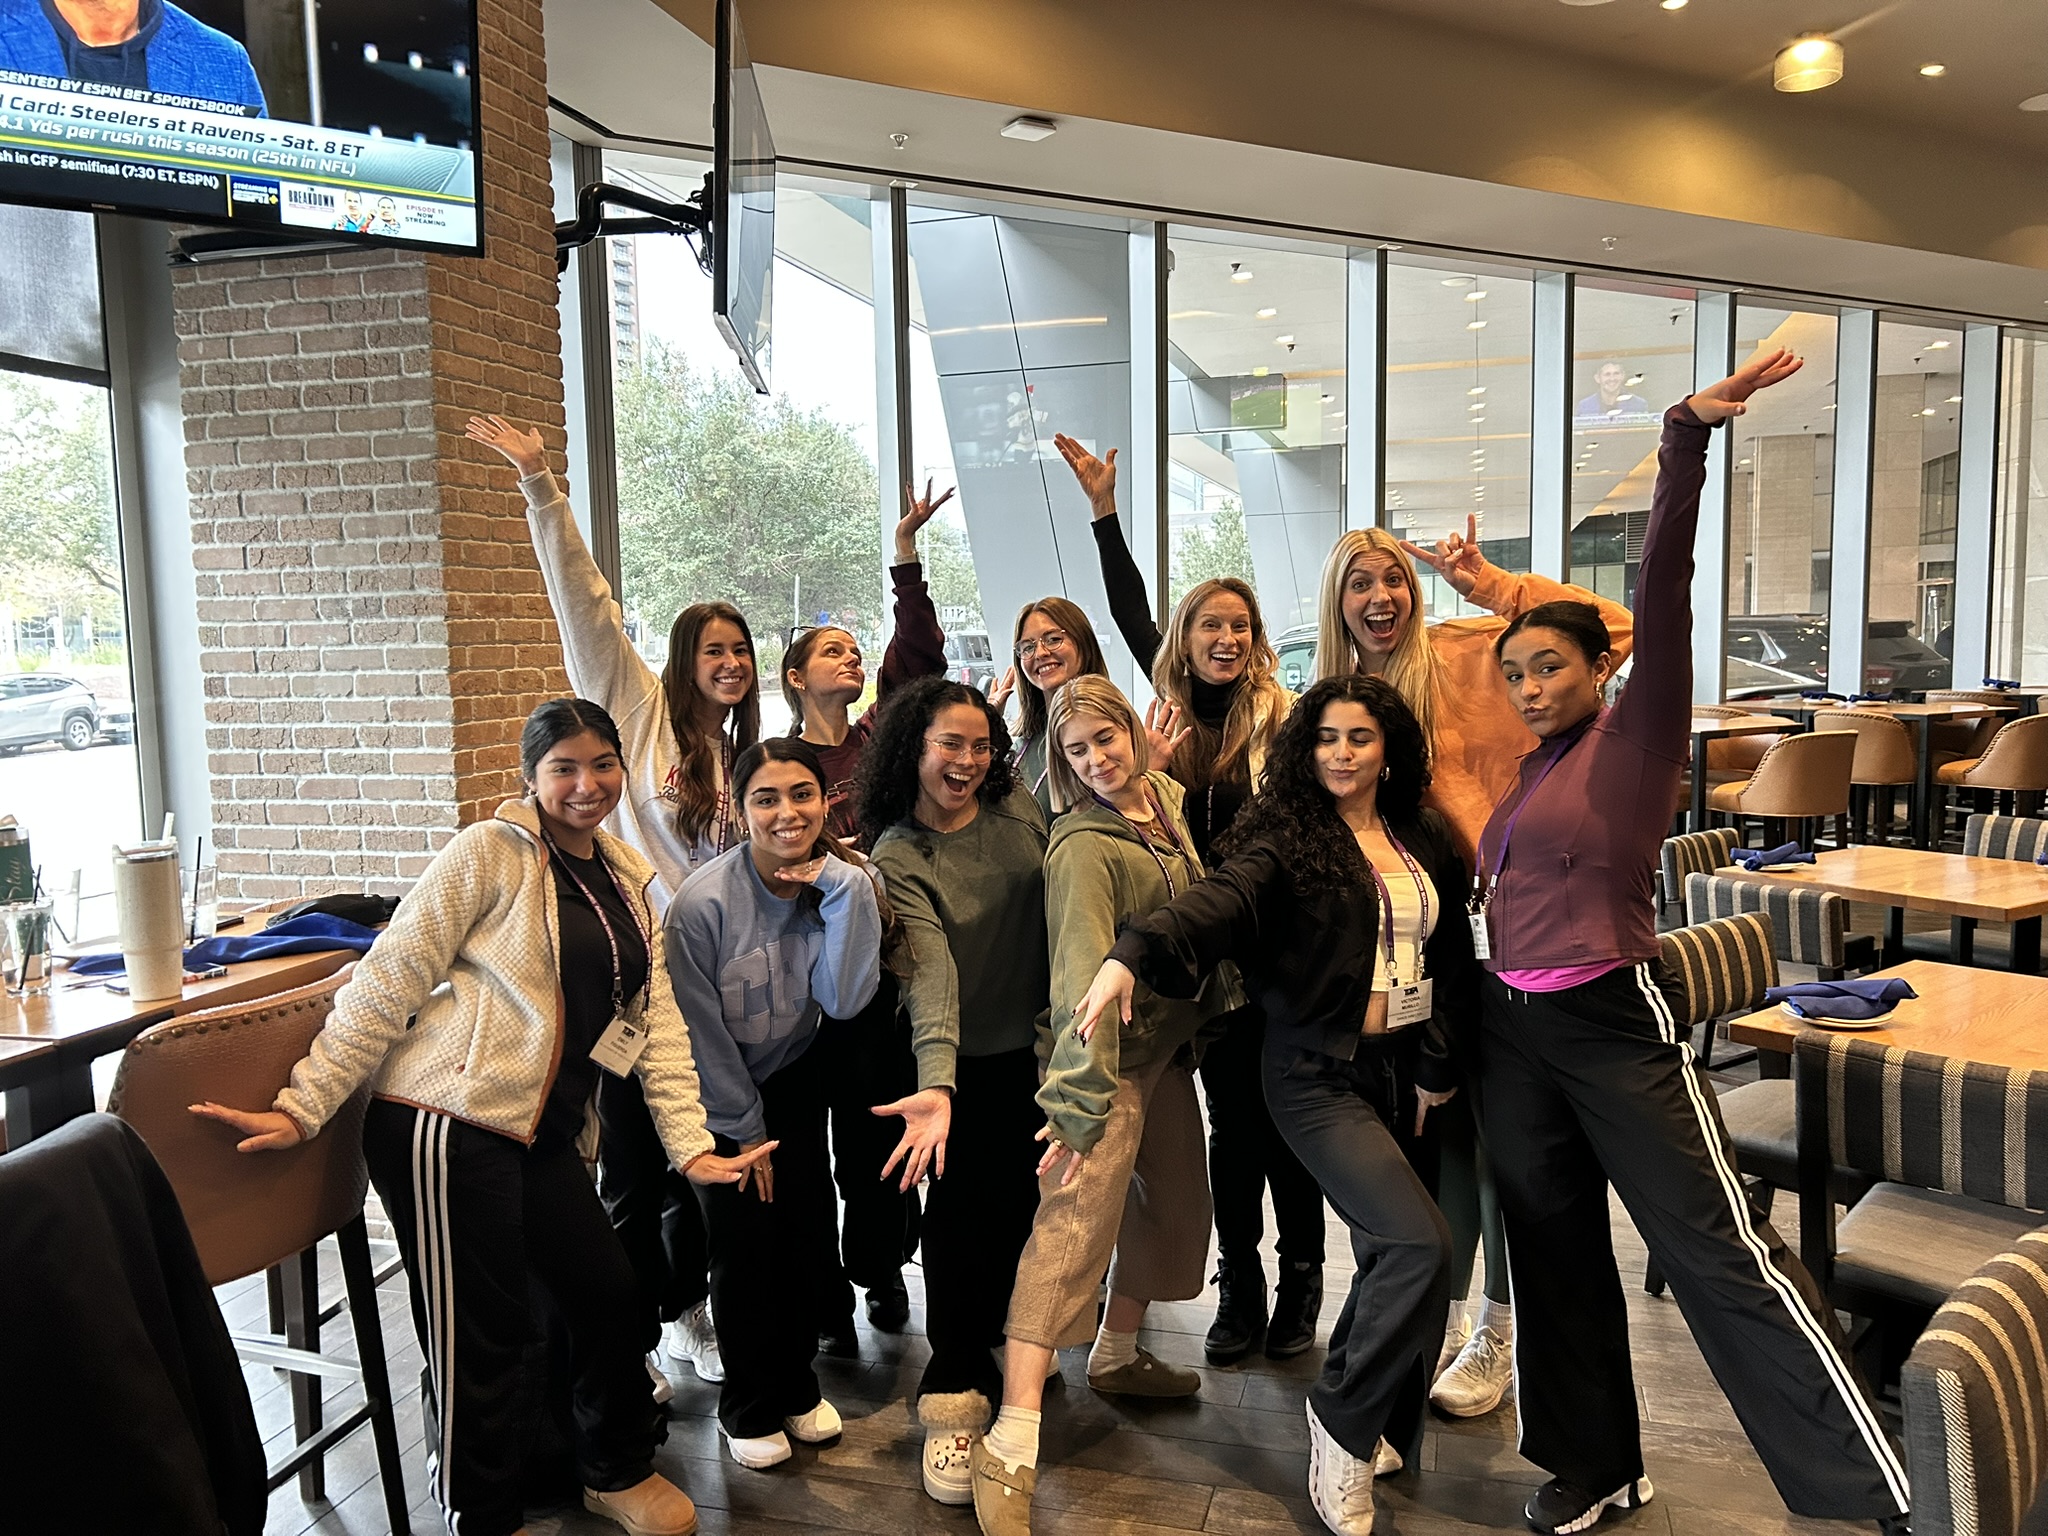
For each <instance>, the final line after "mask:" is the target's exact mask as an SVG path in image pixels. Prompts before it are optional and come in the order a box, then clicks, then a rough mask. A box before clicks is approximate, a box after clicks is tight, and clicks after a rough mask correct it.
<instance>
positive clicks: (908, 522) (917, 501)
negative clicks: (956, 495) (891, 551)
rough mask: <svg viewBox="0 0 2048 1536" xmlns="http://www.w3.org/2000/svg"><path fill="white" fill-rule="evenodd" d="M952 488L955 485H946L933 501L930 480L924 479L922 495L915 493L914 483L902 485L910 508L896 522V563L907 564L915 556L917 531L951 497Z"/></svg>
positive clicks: (953, 488)
mask: <svg viewBox="0 0 2048 1536" xmlns="http://www.w3.org/2000/svg"><path fill="white" fill-rule="evenodd" d="M954 490H955V487H953V486H950V485H949V486H947V487H946V488H945V489H944V490H943V491H941V492H939V496H938V499H937V500H936V501H934V500H933V499H932V483H931V481H930V480H926V481H925V483H924V494H923V495H922V496H920V495H918V494H917V487H916V486H914V485H906V486H904V487H903V494H904V497H905V499H907V500H908V501H909V503H910V510H909V511H908V512H906V513H904V514H903V516H902V518H901V520H900V521H898V522H897V524H896V563H897V564H898V565H909V564H910V563H911V562H912V561H913V560H915V559H916V558H917V535H918V533H919V532H920V531H921V530H922V529H923V527H924V525H925V524H926V523H928V522H930V521H931V520H932V514H933V513H934V512H936V511H938V510H939V508H941V507H943V506H944V505H945V504H946V503H947V502H949V501H951V500H952V499H953V492H954Z"/></svg>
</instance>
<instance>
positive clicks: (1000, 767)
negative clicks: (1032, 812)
mask: <svg viewBox="0 0 2048 1536" xmlns="http://www.w3.org/2000/svg"><path fill="white" fill-rule="evenodd" d="M954 704H967V705H971V706H972V707H973V708H975V709H978V710H980V711H981V713H982V715H983V717H984V718H985V719H986V720H987V721H988V744H989V749H990V752H989V760H988V777H987V778H985V779H983V780H982V781H981V788H980V789H979V790H978V791H976V793H975V798H976V799H978V800H979V801H980V802H981V803H982V804H983V805H997V804H1000V803H1001V802H1002V801H1004V800H1007V799H1008V798H1009V797H1010V791H1011V790H1013V789H1015V788H1016V787H1017V774H1016V770H1015V769H1013V768H1012V767H1011V766H1010V729H1009V727H1008V726H1006V725H1004V724H1003V712H1002V711H1001V710H999V709H997V708H996V707H995V706H994V705H993V704H991V703H989V701H988V699H987V698H986V697H985V696H984V695H983V694H982V692H981V691H980V690H979V689H977V688H970V687H968V686H967V684H965V683H956V682H954V681H952V679H950V678H945V677H921V678H919V679H918V680H917V681H916V682H914V683H906V684H905V685H904V686H903V687H901V688H899V689H897V690H896V691H895V692H894V693H892V694H890V695H889V697H888V699H887V700H886V701H885V702H884V703H883V705H882V715H881V718H880V719H879V720H877V721H876V722H875V734H874V735H872V736H870V737H869V738H868V745H867V750H866V751H864V752H862V753H861V755H860V775H859V779H858V784H859V788H858V791H857V798H858V800H859V802H860V840H861V844H862V846H863V847H866V848H869V849H872V848H873V847H874V846H875V841H876V839H877V838H879V837H880V836H881V835H882V834H883V833H884V832H886V831H888V829H889V828H891V827H893V826H895V825H896V823H897V822H899V821H907V820H908V819H909V818H910V814H911V812H912V811H914V810H916V808H917V765H918V760H919V759H920V758H922V757H923V756H924V738H925V733H926V732H927V731H929V730H930V729H931V728H932V720H933V718H934V717H935V716H937V714H938V712H939V711H940V710H942V709H946V708H948V707H950V706H951V705H954Z"/></svg>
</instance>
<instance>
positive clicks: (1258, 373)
mask: <svg viewBox="0 0 2048 1536" xmlns="http://www.w3.org/2000/svg"><path fill="white" fill-rule="evenodd" d="M1272 371H1273V370H1272V369H1270V368H1268V367H1267V366H1266V365H1265V364H1264V363H1261V364H1259V366H1258V367H1256V368H1254V369H1253V370H1252V377H1253V378H1255V379H1263V378H1264V377H1265V376H1266V375H1267V374H1269V373H1271V372H1272Z"/></svg>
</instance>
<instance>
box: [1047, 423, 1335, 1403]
mask: <svg viewBox="0 0 2048 1536" xmlns="http://www.w3.org/2000/svg"><path fill="white" fill-rule="evenodd" d="M1053 444H1054V446H1055V447H1057V448H1058V449H1059V451H1060V455H1061V457H1063V458H1064V459H1065V460H1066V461H1067V465H1068V467H1069V468H1071V469H1072V470H1073V471H1074V478H1075V480H1076V481H1078V482H1079V484H1080V486H1081V490H1082V492H1083V493H1084V494H1085V495H1086V496H1087V497H1088V505H1089V507H1090V509H1091V510H1092V511H1093V513H1094V524H1093V527H1094V531H1095V546H1096V552H1097V554H1098V556H1099V557H1100V559H1101V561H1102V584H1103V587H1104V588H1105V589H1106V590H1107V591H1108V593H1109V611H1110V615H1111V617H1112V618H1114V619H1115V620H1116V626H1117V630H1118V632H1119V633H1121V634H1122V635H1123V637H1124V643H1125V644H1126V645H1128V646H1129V647H1130V648H1131V654H1132V655H1134V656H1136V657H1137V658H1138V664H1139V665H1140V666H1142V667H1144V668H1145V669H1146V670H1147V671H1149V672H1150V673H1151V674H1152V686H1153V688H1154V690H1155V691H1156V692H1157V693H1158V695H1159V698H1160V700H1161V701H1163V702H1164V703H1165V704H1166V705H1167V706H1168V724H1169V726H1170V727H1176V728H1178V729H1179V730H1180V731H1181V732H1182V733H1183V735H1184V737H1185V739H1184V740H1182V741H1181V743H1180V744H1179V745H1178V746H1177V747H1176V748H1175V749H1174V751H1173V754H1172V758H1171V760H1170V761H1168V762H1165V763H1162V764H1159V765H1158V766H1162V767H1164V768H1165V769H1166V771H1167V772H1168V773H1170V774H1171V775H1172V776H1173V778H1174V781H1175V782H1176V783H1178V784H1179V785H1180V786H1181V787H1182V788H1183V789H1184V790H1185V791H1186V800H1185V808H1186V814H1187V820H1188V830H1189V832H1190V833H1191V834H1192V835H1193V837H1194V840H1195V851H1196V852H1197V853H1199V854H1200V855H1201V856H1202V858H1204V859H1205V860H1206V859H1208V858H1209V856H1210V850H1211V848H1212V846H1213V845H1214V843H1215V840H1216V839H1217V838H1218V837H1219V836H1221V835H1222V833H1223V832H1224V831H1225V830H1227V829H1228V828H1229V826H1230V824H1231V822H1232V821H1233V820H1234V819H1235V818H1236V816H1237V813H1238V811H1239V810H1240V809H1241V808H1242V807H1243V806H1244V804H1245V802H1246V801H1247V800H1249V799H1250V798H1251V794H1252V791H1253V789H1254V788H1255V787H1256V786H1257V784H1258V782H1259V780H1260V779H1261V778H1262V777H1263V775H1264V773H1265V766H1266V754H1267V752H1268V750H1269V749H1270V748H1271V746H1272V743H1273V737H1274V735H1275V734H1276V733H1277V732H1278V731H1279V729H1280V722H1281V721H1282V720H1284V719H1286V718H1287V711H1288V710H1289V709H1291V708H1292V707H1293V705H1294V695H1293V694H1291V693H1290V692H1288V691H1287V689H1285V688H1283V687H1282V686H1281V685H1280V683H1279V681H1278V680H1277V679H1276V678H1275V677H1274V672H1275V670H1276V669H1277V667H1278V665H1279V663H1278V659H1277V658H1276V657H1275V656H1274V654H1273V647H1272V645H1271V644H1270V643H1269V642H1268V641H1267V638H1266V625H1265V621H1264V619H1263V618H1261V616H1260V614H1259V600H1258V598H1257V596H1256V595H1254V593H1253V592H1252V589H1251V587H1250V586H1249V585H1248V584H1247V583H1245V582H1244V581H1241V580H1239V579H1238V578H1236V577H1234V576H1233V577H1225V578H1221V579H1218V580H1212V581H1203V582H1197V583H1196V584H1195V585H1194V586H1193V587H1192V588H1190V589H1189V590H1188V592H1187V593H1186V594H1185V595H1184V596H1182V598H1181V600H1180V601H1179V602H1178V603H1176V604H1175V605H1174V609H1173V614H1172V616H1171V617H1170V618H1169V619H1168V620H1167V623H1166V631H1165V633H1164V634H1162V633H1161V632H1160V629H1159V626H1158V625H1157V624H1155V623H1154V622H1153V620H1152V603H1151V599H1150V598H1149V597H1148V596H1147V595H1146V592H1145V578H1144V577H1143V576H1142V575H1140V574H1139V571H1138V563H1137V562H1136V561H1135V560H1133V559H1132V558H1131V551H1130V547H1129V546H1128V545H1127V544H1126V543H1125V542H1124V537H1123V530H1122V525H1121V523H1120V522H1119V520H1118V518H1117V511H1116V450H1115V449H1114V448H1112V449H1110V451H1109V456H1108V458H1106V459H1098V458H1097V457H1096V456H1095V455H1094V454H1092V453H1090V452H1089V451H1088V450H1087V449H1086V448H1084V447H1082V446H1081V444H1080V443H1079V442H1077V441H1076V440H1075V439H1073V438H1071V437H1068V436H1066V435H1065V434H1061V435H1060V436H1058V437H1055V438H1054V439H1053ZM1264 1034H1265V1024H1264V1021H1263V1020H1262V1019H1261V1017H1260V1015H1259V1011H1258V1009H1257V1007H1256V1006H1250V1005H1248V1006H1247V1007H1245V1008H1244V1009H1242V1010H1241V1011H1239V1012H1238V1013H1235V1014H1233V1015H1232V1016H1231V1018H1230V1020H1229V1022H1228V1023H1227V1024H1226V1025H1225V1026H1224V1027H1223V1030H1222V1033H1221V1035H1220V1036H1219V1037H1218V1038H1217V1039H1215V1040H1214V1041H1212V1042H1210V1044H1209V1046H1208V1048H1207V1049H1206V1050H1205V1051H1204V1052H1203V1053H1202V1069H1201V1070H1202V1090H1203V1094H1204V1096H1205V1098H1206V1099H1207V1101H1208V1105H1209V1183H1210V1187H1211V1190H1212V1192H1213V1194H1214V1197H1215V1204H1216V1242H1217V1253H1218V1257H1217V1265H1216V1320H1215V1322H1214V1323H1212V1324H1211V1325H1210V1328H1209V1333H1208V1337H1207V1338H1206V1339H1204V1340H1203V1344H1202V1348H1203V1352H1204V1354H1205V1355H1206V1356H1207V1358H1208V1360H1209V1362H1210V1364H1212V1365H1230V1364H1232V1363H1234V1362H1236V1361H1238V1360H1242V1359H1243V1358H1244V1357H1245V1356H1246V1355H1248V1354H1250V1353H1251V1352H1252V1351H1253V1350H1254V1349H1256V1348H1258V1347H1259V1346H1260V1344H1261V1343H1262V1342H1263V1344H1264V1346H1265V1353H1266V1355H1267V1357H1268V1358H1270V1359H1274V1360H1285V1359H1288V1358H1290V1357H1292V1356H1294V1355H1298V1354H1301V1353H1302V1352H1303V1351H1305V1350H1307V1349H1309V1348H1310V1347H1311V1346H1312V1345H1314V1343H1315V1340H1316V1324H1317V1319H1318V1316H1319V1314H1320V1313H1321V1311H1322V1304H1323V1195H1322V1191H1321V1190H1320V1189H1318V1188H1317V1187H1316V1181H1315V1180H1314V1179H1312V1178H1310V1177H1309V1174H1308V1171H1307V1170H1306V1169H1305V1168H1303V1167H1302V1166H1301V1160H1300V1159H1299V1158H1297V1157H1296V1156H1295V1155H1294V1154H1293V1153H1292V1152H1290V1151H1289V1150H1288V1148H1287V1143H1286V1141H1285V1139H1283V1138H1282V1137H1281V1135H1280V1133H1279V1131H1278V1130H1276V1129H1275V1128H1274V1125H1273V1116H1272V1114H1271V1113H1270V1112H1269V1111H1268V1110H1267V1108H1266V1097H1265V1095H1264V1093H1262V1092H1261V1091H1260V1089H1259V1071H1258V1063H1259V1053H1260V1049H1261V1041H1262V1040H1263V1038H1264ZM1269 1189H1270V1190H1271V1191H1272V1196H1273V1217H1274V1226H1275V1227H1276V1228H1277V1233H1276V1236H1277V1237H1278V1244H1277V1246H1278V1249H1279V1258H1280V1273H1279V1286H1278V1288H1277V1290H1276V1292H1275V1294H1274V1296H1273V1302H1272V1306H1271V1309H1270V1311H1269V1310H1268V1307H1267V1301H1266V1273H1265V1264H1264V1261H1263V1260H1262V1259H1261V1258H1260V1256H1259V1245H1260V1244H1261V1243H1262V1242H1263V1241H1264V1240H1265V1204H1266V1193H1267V1191H1268V1190H1269Z"/></svg>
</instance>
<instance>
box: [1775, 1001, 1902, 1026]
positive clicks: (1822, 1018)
mask: <svg viewBox="0 0 2048 1536" xmlns="http://www.w3.org/2000/svg"><path fill="white" fill-rule="evenodd" d="M1778 1011H1779V1012H1780V1013H1782V1014H1784V1015H1785V1017H1786V1018H1788V1019H1797V1020H1798V1021H1799V1022H1800V1023H1802V1024H1820V1025H1825V1026H1826V1027H1827V1028H1829V1029H1883V1028H1884V1027H1885V1025H1887V1024H1889V1023H1891V1021H1892V1015H1893V1014H1896V1013H1897V1012H1898V1008H1897V1007H1896V1006H1894V1007H1893V1009H1892V1012H1891V1013H1886V1014H1880V1015H1879V1016H1878V1017H1877V1018H1874V1019H1835V1018H1829V1017H1828V1016H1827V1015H1826V1014H1824V1013H1801V1012H1799V1010H1798V1009H1796V1008H1794V1007H1793V1006H1792V1004H1791V1003H1790V1002H1783V1003H1780V1004H1778Z"/></svg>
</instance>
